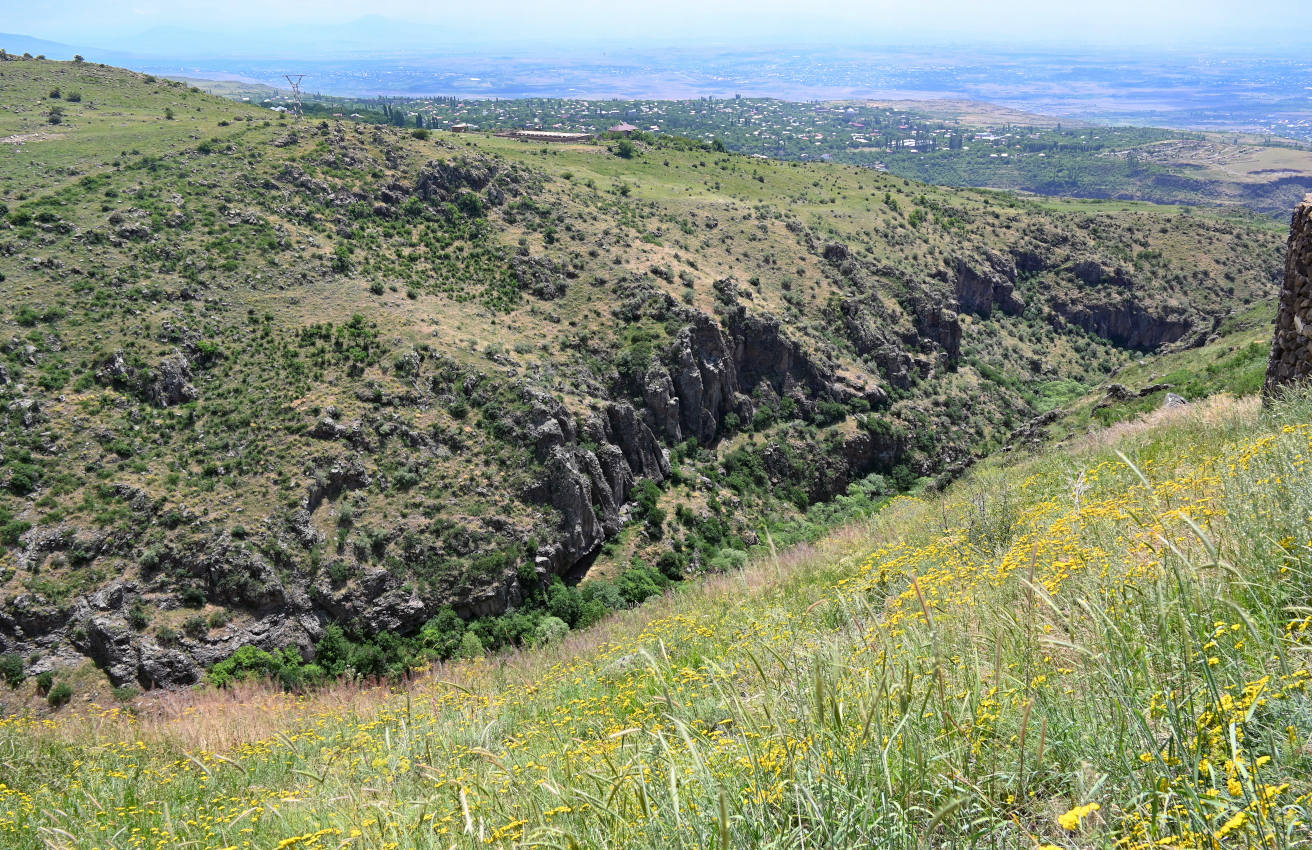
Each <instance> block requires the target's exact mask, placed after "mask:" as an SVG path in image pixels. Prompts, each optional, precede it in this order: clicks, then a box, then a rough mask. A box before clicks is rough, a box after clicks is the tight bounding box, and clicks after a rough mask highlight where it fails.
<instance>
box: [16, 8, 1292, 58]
mask: <svg viewBox="0 0 1312 850" xmlns="http://www.w3.org/2000/svg"><path fill="white" fill-rule="evenodd" d="M364 15H381V16H385V17H386V18H390V19H395V20H399V21H411V22H415V23H418V24H425V25H428V26H429V27H431V28H433V29H432V30H429V31H430V32H439V33H442V34H445V35H447V36H449V38H450V39H451V40H452V41H457V42H458V41H467V42H477V41H481V42H486V43H495V42H498V41H505V42H511V41H537V42H552V41H555V42H561V43H564V42H600V43H606V42H610V43H614V44H616V45H617V46H618V45H630V44H660V43H666V44H682V43H697V42H705V41H714V42H719V43H731V44H732V43H738V44H743V45H752V44H768V43H812V44H814V43H828V42H832V43H848V44H850V43H879V44H896V43H905V42H916V41H919V42H924V41H934V40H942V41H950V42H956V43H970V42H980V43H1017V44H1020V43H1025V44H1054V45H1079V44H1103V45H1116V44H1125V45H1126V46H1130V45H1134V46H1142V45H1162V46H1174V45H1180V46H1190V45H1197V44H1214V45H1217V46H1231V47H1253V48H1258V47H1266V46H1271V45H1273V44H1275V45H1282V46H1290V45H1293V46H1297V40H1298V39H1303V40H1306V39H1307V37H1308V35H1307V34H1308V33H1309V32H1310V31H1312V2H1309V0H1244V2H1237V0H1088V2H1075V3H1072V2H1069V1H1068V0H993V1H992V2H986V1H984V0H923V1H921V2H918V0H718V1H717V0H478V2H476V3H471V2H468V0H461V2H452V1H451V0H368V2H361V0H223V2H216V0H112V2H111V1H109V0H37V2H33V0H0V30H2V31H7V32H11V33H19V34H23V35H30V36H35V37H38V38H44V39H49V40H52V41H61V42H65V43H74V44H81V45H95V46H99V47H107V48H108V47H113V46H115V45H114V42H115V41H118V40H123V39H128V38H129V37H130V36H133V35H136V34H139V33H142V32H145V31H149V30H152V29H155V28H160V27H164V28H174V27H177V28H185V29H190V30H200V31H207V32H222V33H233V34H236V33H243V32H248V33H249V32H254V31H257V30H268V29H272V28H277V27H282V26H287V25H292V26H302V25H304V24H305V23H306V22H307V21H308V22H318V23H327V24H338V23H347V22H351V21H354V20H356V19H358V18H360V17H361V16H364Z"/></svg>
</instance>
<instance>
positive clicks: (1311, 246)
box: [1262, 195, 1312, 397]
mask: <svg viewBox="0 0 1312 850" xmlns="http://www.w3.org/2000/svg"><path fill="white" fill-rule="evenodd" d="M1310 376H1312V195H1308V196H1307V197H1306V198H1304V199H1303V203H1301V204H1299V206H1298V209H1296V210H1294V218H1293V221H1292V222H1291V223H1290V227H1289V253H1288V255H1287V256H1286V258H1285V284H1284V286H1283V287H1281V290H1280V313H1279V315H1278V316H1277V318H1276V333H1275V339H1274V340H1273V341H1272V343H1271V360H1270V362H1269V363H1268V364H1267V369H1266V386H1264V387H1263V389H1262V394H1263V396H1266V397H1269V396H1271V395H1272V394H1273V393H1275V392H1276V391H1277V390H1278V389H1279V388H1280V387H1282V386H1286V385H1288V384H1291V383H1295V382H1304V381H1307V380H1308V379H1309V377H1310Z"/></svg>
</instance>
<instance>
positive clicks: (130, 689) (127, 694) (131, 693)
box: [113, 685, 141, 702]
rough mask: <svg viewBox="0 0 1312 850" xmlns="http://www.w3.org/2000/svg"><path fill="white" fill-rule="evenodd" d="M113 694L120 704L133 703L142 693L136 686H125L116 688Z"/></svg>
mask: <svg viewBox="0 0 1312 850" xmlns="http://www.w3.org/2000/svg"><path fill="white" fill-rule="evenodd" d="M113 693H114V699H116V700H118V701H119V702H131V701H132V700H133V699H134V698H135V697H136V696H137V694H139V693H141V689H140V688H138V687H136V686H134V685H124V686H123V687H121V688H115V689H114V691H113Z"/></svg>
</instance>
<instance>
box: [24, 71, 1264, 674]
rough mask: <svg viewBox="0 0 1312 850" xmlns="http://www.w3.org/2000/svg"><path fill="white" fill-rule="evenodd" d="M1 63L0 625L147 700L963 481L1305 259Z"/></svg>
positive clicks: (1161, 212)
mask: <svg viewBox="0 0 1312 850" xmlns="http://www.w3.org/2000/svg"><path fill="white" fill-rule="evenodd" d="M0 82H2V83H3V87H2V88H0V106H3V111H0V135H3V136H6V137H13V138H17V137H22V138H24V139H25V141H23V142H21V143H18V142H15V143H12V144H13V156H10V157H8V158H7V160H6V161H5V164H4V165H3V166H0V168H2V169H3V177H4V183H3V185H4V195H3V197H2V198H0V203H3V209H2V210H0V213H3V218H2V219H0V281H2V283H0V286H3V289H4V292H5V294H6V296H7V297H6V301H7V312H6V313H5V315H4V316H3V318H0V340H3V344H2V345H0V351H3V356H2V358H0V402H2V404H3V408H4V410H5V411H6V419H5V425H4V431H3V435H2V436H0V441H2V445H3V453H4V464H5V465H4V469H3V472H2V473H0V487H3V496H0V535H2V536H3V545H4V555H3V560H0V652H3V653H12V654H16V655H18V656H21V657H22V658H23V659H24V663H25V665H26V666H27V668H28V670H29V671H30V672H32V673H39V672H41V671H43V670H48V669H51V668H54V667H67V666H71V665H76V664H79V663H82V662H83V659H88V658H89V659H91V661H93V662H94V663H95V665H96V666H98V667H99V668H101V669H102V670H103V671H104V672H105V674H106V675H107V676H108V678H109V680H110V681H111V682H112V683H113V684H114V685H117V686H124V685H134V686H139V687H152V686H175V685H185V684H189V683H192V682H195V681H197V680H198V679H199V678H200V677H201V676H202V675H203V673H204V670H205V669H206V668H207V667H210V666H211V665H213V664H215V663H216V662H219V661H221V660H223V659H225V658H228V657H229V656H231V655H233V653H235V652H236V651H237V650H238V649H239V648H240V647H243V646H247V645H251V646H257V647H260V648H262V649H266V650H270V651H272V650H281V649H283V648H286V647H294V648H296V649H297V650H298V651H299V652H300V655H301V656H302V657H303V658H305V659H306V660H309V659H311V658H313V657H314V654H315V652H316V647H317V646H318V645H319V642H320V641H321V640H323V639H324V636H325V633H326V629H327V627H328V626H329V625H332V624H336V625H340V626H342V627H343V628H344V629H345V630H346V631H347V633H349V634H350V635H353V636H356V637H358V638H360V639H369V638H372V637H374V636H378V635H387V634H396V635H414V634H416V633H418V632H419V631H420V630H421V629H422V628H424V627H425V626H426V624H430V623H432V622H433V621H434V618H436V617H438V615H440V614H442V613H443V612H444V611H448V610H450V611H454V612H455V614H456V615H457V616H458V617H459V618H461V619H462V620H465V621H470V622H476V621H487V620H489V618H497V617H500V618H502V619H505V618H508V617H511V616H513V615H516V614H523V615H524V616H530V615H531V616H532V617H539V618H540V617H541V616H542V611H543V610H544V609H543V608H542V605H543V604H544V603H543V599H544V598H546V595H547V594H548V591H549V589H550V588H551V587H552V586H553V581H554V580H555V579H556V578H562V579H564V580H566V583H568V584H574V583H577V582H579V581H580V580H584V584H585V585H586V584H587V583H589V582H590V581H591V580H592V579H595V578H597V577H602V578H603V579H606V580H610V579H621V578H623V576H624V574H625V573H626V571H629V570H635V569H648V568H650V569H652V570H654V569H655V568H656V566H655V565H658V564H659V565H660V569H661V571H662V573H664V574H667V577H669V578H678V577H680V576H683V575H691V574H696V573H698V572H704V571H707V570H713V569H718V568H721V567H722V565H724V564H726V563H732V562H733V561H734V559H735V558H737V557H738V555H739V553H741V552H742V551H743V550H745V549H746V548H748V547H750V546H752V545H755V544H757V543H758V542H759V540H760V532H761V530H762V528H763V527H765V528H769V527H771V523H775V522H780V521H782V520H783V519H785V518H789V517H792V518H798V517H805V516H807V515H808V514H807V511H808V510H809V509H810V507H811V506H812V505H815V504H817V503H822V502H825V501H827V500H830V499H834V498H835V497H843V498H846V497H848V496H853V495H854V494H855V495H860V496H862V497H863V498H864V497H867V496H871V497H876V496H880V495H883V494H888V493H891V492H894V491H896V490H898V489H904V488H909V487H915V486H921V487H923V486H932V485H933V484H934V482H935V481H936V480H938V481H941V480H945V479H946V478H948V477H951V476H952V475H953V474H955V473H956V472H959V471H960V470H961V469H963V468H964V467H965V466H966V465H968V464H970V463H971V462H972V461H973V459H974V458H976V457H978V456H979V455H980V454H981V453H983V452H985V451H987V450H990V449H993V448H999V447H1001V446H1002V445H1004V444H1005V443H1006V442H1007V440H1008V435H1011V434H1013V433H1019V432H1018V429H1021V431H1023V429H1024V427H1025V426H1026V424H1027V423H1029V422H1030V421H1031V420H1032V419H1034V417H1036V416H1039V415H1041V414H1046V413H1048V408H1046V407H1045V405H1044V403H1043V399H1044V398H1045V397H1047V395H1048V394H1049V390H1050V389H1051V388H1052V387H1054V386H1058V385H1060V386H1069V385H1074V386H1077V387H1087V388H1088V389H1089V390H1092V389H1094V388H1096V387H1098V386H1100V385H1102V384H1104V383H1106V380H1107V378H1108V376H1109V375H1111V374H1112V373H1113V372H1114V371H1115V370H1117V369H1118V368H1121V367H1123V366H1125V365H1127V364H1131V363H1134V362H1137V361H1139V360H1141V359H1142V358H1143V357H1144V356H1145V355H1147V354H1149V353H1152V352H1158V351H1164V350H1183V349H1187V348H1189V347H1192V346H1198V345H1202V344H1204V343H1208V342H1209V341H1210V342H1215V341H1216V340H1217V339H1218V338H1219V337H1220V336H1221V335H1222V334H1223V333H1225V332H1227V331H1229V330H1232V329H1233V327H1234V326H1235V323H1236V322H1241V321H1243V320H1246V319H1245V317H1248V316H1251V315H1252V314H1253V313H1254V311H1255V310H1256V311H1257V312H1258V313H1260V312H1261V310H1262V309H1263V305H1266V304H1269V303H1270V301H1271V299H1272V298H1273V296H1274V294H1275V292H1276V289H1277V281H1278V276H1279V264H1280V262H1281V259H1282V257H1283V252H1282V244H1281V238H1282V237H1281V236H1280V235H1279V234H1278V233H1276V232H1274V231H1273V230H1271V229H1270V228H1266V227H1263V226H1261V225H1260V224H1254V223H1239V222H1235V221H1232V220H1226V219H1222V218H1218V217H1214V216H1209V215H1206V214H1195V213H1193V212H1191V211H1188V210H1181V209H1163V208H1153V207H1146V206H1145V207H1138V208H1134V209H1131V210H1128V211H1118V212H1115V213H1111V212H1108V213H1100V212H1089V211H1086V210H1085V209H1083V208H1080V207H1078V206H1070V205H1065V204H1063V203H1061V202H1051V203H1039V202H1036V201H1029V200H1021V199H1017V198H1015V197H1012V196H1008V195H1004V194H1000V193H993V192H984V191H970V190H949V189H942V188H935V187H929V186H923V185H919V184H915V183H911V182H909V181H905V180H901V179H897V178H893V177H890V176H887V175H880V174H875V173H871V172H869V171H863V170H860V169H854V168H846V167H840V166H829V165H825V164H811V165H801V164H798V163H791V164H789V163H776V162H768V161H762V160H757V159H752V158H749V157H743V156H736V155H728V154H724V153H717V152H714V151H712V150H710V149H707V148H702V147H700V146H695V145H688V144H685V143H682V142H678V141H677V140H675V141H671V142H670V143H668V144H652V145H645V144H644V145H641V146H639V147H638V149H637V151H636V153H635V155H634V156H632V157H628V156H622V155H619V154H620V153H621V152H619V151H616V150H612V149H611V147H609V146H607V145H606V144H596V145H578V146H570V147H553V148H545V147H541V146H538V147H534V146H531V145H525V144H523V143H519V142H515V141H512V140H505V139H494V138H489V137H461V136H454V135H447V134H440V133H439V134H431V135H430V134H428V133H427V132H417V133H416V132H409V131H404V130H398V129H395V128H387V127H377V126H363V125H356V124H352V123H350V122H347V121H331V122H330V121H323V122H302V123H299V124H297V123H294V122H292V121H290V120H287V119H286V118H285V116H284V117H281V118H279V117H273V116H270V114H269V113H268V112H267V111H264V110H258V109H255V108H252V107H246V106H242V105H240V104H233V103H230V102H226V101H223V100H220V99H218V98H213V97H210V96H207V95H204V94H202V93H200V92H198V91H195V90H189V89H187V88H186V87H184V86H181V85H178V84H174V83H169V82H167V81H161V80H156V79H154V78H150V77H143V76H141V75H137V74H132V73H129V72H126V71H119V70H116V69H111V68H104V67H98V66H91V65H87V64H81V63H54V62H38V61H31V62H11V63H5V64H3V65H0ZM70 92H75V93H76V94H77V95H78V98H77V99H76V100H73V99H72V98H71V97H68V95H69V93H70ZM55 109H58V110H59V111H58V113H55V112H54V111H53V110H55ZM56 117H57V118H58V122H57V123H56V122H55V121H54V120H53V119H54V118H56ZM46 129H52V130H53V131H52V132H51V133H50V134H49V135H48V136H46V137H42V138H40V139H38V140H35V141H33V140H31V139H32V135H31V134H33V133H35V132H37V131H41V130H46ZM616 604H619V603H616ZM525 612H528V613H525ZM534 612H536V613H534ZM487 628H488V629H489V630H492V629H494V627H493V626H491V625H489V626H487ZM486 633H491V632H490V631H489V632H486ZM521 637H522V635H520V634H518V633H517V634H514V635H511V636H510V637H508V638H505V640H507V641H508V642H514V641H515V640H518V639H520V638H521Z"/></svg>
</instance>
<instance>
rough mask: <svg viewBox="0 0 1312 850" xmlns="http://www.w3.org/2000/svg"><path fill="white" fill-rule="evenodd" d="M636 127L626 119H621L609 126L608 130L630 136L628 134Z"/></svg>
mask: <svg viewBox="0 0 1312 850" xmlns="http://www.w3.org/2000/svg"><path fill="white" fill-rule="evenodd" d="M637 129H638V128H637V127H635V126H633V125H632V124H630V123H629V122H627V121H621V122H620V123H618V124H616V125H615V126H614V127H611V128H610V132H612V133H623V134H624V135H626V136H630V135H632V134H633V132H634V131H635V130H637Z"/></svg>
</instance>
